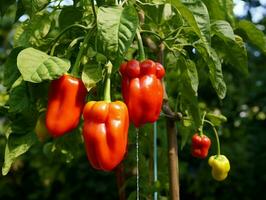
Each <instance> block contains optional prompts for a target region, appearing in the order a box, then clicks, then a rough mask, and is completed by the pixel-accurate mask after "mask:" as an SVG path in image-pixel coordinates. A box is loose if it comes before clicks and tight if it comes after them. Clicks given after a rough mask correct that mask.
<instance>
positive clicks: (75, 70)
mask: <svg viewBox="0 0 266 200" xmlns="http://www.w3.org/2000/svg"><path fill="white" fill-rule="evenodd" d="M90 36H91V31H89V32H88V33H87V34H86V36H85V38H84V40H83V43H82V45H81V47H80V49H79V52H78V55H77V58H76V61H75V63H74V66H73V68H72V70H71V74H72V75H73V76H78V74H79V65H80V60H81V56H82V54H83V51H84V49H85V47H86V46H87V43H88V41H89V39H90Z"/></svg>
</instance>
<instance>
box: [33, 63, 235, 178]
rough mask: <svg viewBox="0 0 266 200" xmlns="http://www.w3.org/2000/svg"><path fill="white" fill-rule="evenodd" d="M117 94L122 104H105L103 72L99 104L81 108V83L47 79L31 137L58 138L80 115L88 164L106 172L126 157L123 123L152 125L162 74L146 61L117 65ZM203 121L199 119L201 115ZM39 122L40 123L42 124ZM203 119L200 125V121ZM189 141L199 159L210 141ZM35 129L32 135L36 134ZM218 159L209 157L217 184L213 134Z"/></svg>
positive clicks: (224, 168) (222, 160) (220, 169)
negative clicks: (119, 83) (119, 81)
mask: <svg viewBox="0 0 266 200" xmlns="http://www.w3.org/2000/svg"><path fill="white" fill-rule="evenodd" d="M119 71H120V73H121V76H122V95H123V99H124V101H125V103H124V102H122V101H115V102H111V98H110V84H111V83H110V74H111V67H110V66H109V67H108V73H107V80H106V87H105V94H104V100H103V101H97V102H96V101H90V102H87V103H86V96H87V89H86V87H85V85H84V84H83V82H82V81H81V80H80V79H78V78H75V77H73V76H71V75H68V74H65V75H63V76H61V77H60V78H59V79H56V80H53V81H52V83H51V85H50V89H49V95H48V106H47V111H46V115H41V116H40V118H39V120H38V121H37V124H36V132H37V134H39V138H40V139H41V140H44V139H45V136H46V135H47V133H49V134H50V135H51V136H52V137H54V138H56V137H60V136H62V135H64V134H66V133H68V132H70V131H72V130H73V129H75V128H76V127H77V126H78V124H79V121H80V117H81V115H82V113H83V118H84V125H83V138H84V143H85V149H86V153H87V157H88V160H89V161H90V164H91V166H92V167H94V168H95V169H98V170H104V171H111V170H113V169H114V168H115V167H116V166H118V165H119V163H120V162H121V161H122V160H123V158H124V156H125V154H126V152H127V141H128V128H129V121H130V122H132V123H133V124H134V126H135V127H137V128H138V127H140V126H141V125H143V124H145V123H153V122H155V121H156V120H157V119H158V117H159V114H160V111H161V106H162V102H163V86H162V83H161V79H162V78H163V76H164V75H165V70H164V68H163V66H162V65H161V64H160V63H157V62H153V61H152V60H144V61H142V62H139V61H137V60H130V61H128V62H125V63H122V64H121V66H120V70H119ZM204 116H205V115H204ZM44 120H45V123H42V122H43V121H44ZM204 121H205V120H204V117H203V120H202V122H204ZM202 129H203V123H202V127H201V128H200V134H198V133H196V134H194V135H193V137H192V151H191V153H192V155H193V156H194V157H197V158H201V159H204V158H206V157H207V156H208V151H209V148H210V146H211V140H210V139H209V138H208V137H207V136H206V135H204V134H203V132H202ZM37 130H38V131H37ZM214 131H215V133H216V136H217V140H218V141H217V143H218V145H217V146H218V154H217V155H214V156H211V157H210V158H209V162H208V163H209V165H210V166H211V167H212V176H213V178H214V179H215V180H218V181H221V180H224V179H225V178H226V177H227V174H228V172H229V170H230V164H229V161H228V159H227V158H226V157H225V156H224V155H220V146H219V139H218V135H217V132H216V130H215V128H214Z"/></svg>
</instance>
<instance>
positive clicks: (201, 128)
mask: <svg viewBox="0 0 266 200" xmlns="http://www.w3.org/2000/svg"><path fill="white" fill-rule="evenodd" d="M205 116H206V111H204V113H203V116H202V120H201V125H200V128H199V130H200V133H199V135H200V137H202V136H203V126H204V119H205Z"/></svg>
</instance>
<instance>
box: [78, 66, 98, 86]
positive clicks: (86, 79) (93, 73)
mask: <svg viewBox="0 0 266 200" xmlns="http://www.w3.org/2000/svg"><path fill="white" fill-rule="evenodd" d="M81 77H82V81H83V83H84V84H85V86H86V88H87V90H88V91H89V90H90V89H91V88H93V87H95V86H96V83H97V82H99V81H100V80H101V79H102V68H101V66H99V65H96V64H86V65H85V66H84V67H83V72H82V76H81Z"/></svg>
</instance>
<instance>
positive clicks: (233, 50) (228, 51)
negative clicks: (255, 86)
mask: <svg viewBox="0 0 266 200" xmlns="http://www.w3.org/2000/svg"><path fill="white" fill-rule="evenodd" d="M212 44H213V47H214V48H215V49H216V51H217V52H218V53H219V56H220V57H221V58H222V60H224V62H225V63H229V64H230V65H231V66H233V67H234V68H235V69H236V70H238V71H239V72H241V73H242V74H243V75H245V76H246V75H247V74H248V58H247V51H246V47H245V44H244V42H243V40H242V38H241V37H239V36H237V35H235V40H223V39H219V38H216V37H215V38H213V43H212Z"/></svg>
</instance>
